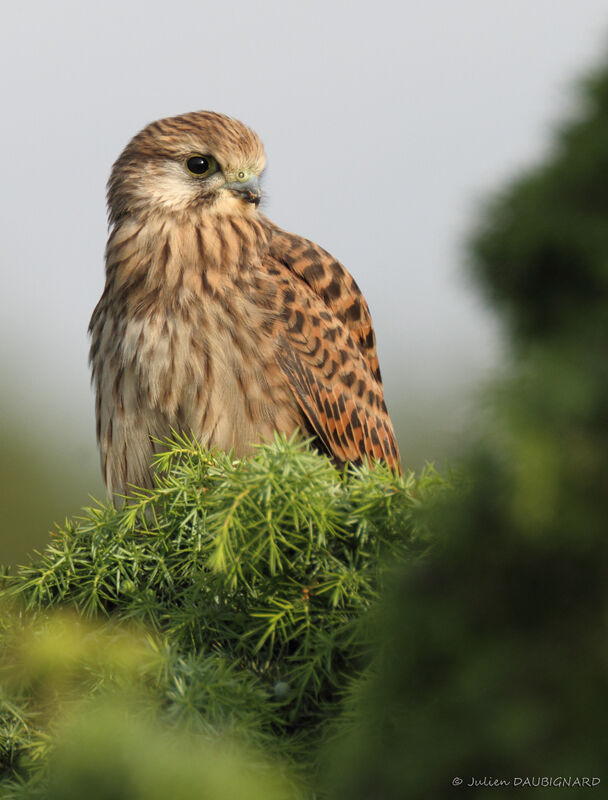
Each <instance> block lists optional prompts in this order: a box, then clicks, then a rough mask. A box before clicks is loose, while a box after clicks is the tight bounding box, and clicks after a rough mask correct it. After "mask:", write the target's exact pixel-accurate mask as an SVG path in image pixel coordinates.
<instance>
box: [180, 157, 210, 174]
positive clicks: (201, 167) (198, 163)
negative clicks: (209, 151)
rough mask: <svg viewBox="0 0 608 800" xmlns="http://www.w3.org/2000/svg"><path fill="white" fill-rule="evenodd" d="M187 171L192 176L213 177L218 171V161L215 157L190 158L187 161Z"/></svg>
mask: <svg viewBox="0 0 608 800" xmlns="http://www.w3.org/2000/svg"><path fill="white" fill-rule="evenodd" d="M186 169H187V170H188V172H189V173H190V174H191V175H197V176H198V177H200V176H202V175H211V174H212V173H213V172H215V171H216V170H217V161H216V160H215V158H213V156H199V155H193V156H188V158H187V159H186Z"/></svg>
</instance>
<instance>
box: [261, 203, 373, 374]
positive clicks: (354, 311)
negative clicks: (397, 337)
mask: <svg viewBox="0 0 608 800" xmlns="http://www.w3.org/2000/svg"><path fill="white" fill-rule="evenodd" d="M263 224H264V227H265V230H266V233H267V236H268V255H269V257H270V260H272V261H275V262H279V263H280V264H283V265H284V266H285V267H287V269H288V270H289V271H290V272H291V273H292V274H293V275H295V276H296V277H297V278H299V279H300V280H301V281H303V282H304V283H305V284H306V285H307V286H309V287H310V289H311V290H312V292H313V293H314V294H315V295H317V296H318V297H319V298H320V299H321V300H322V302H323V304H324V305H325V306H326V307H327V309H328V310H329V311H330V312H331V313H332V314H334V315H335V316H336V317H337V318H338V319H339V320H340V322H341V323H342V324H343V325H344V326H345V327H346V329H347V330H348V332H349V333H350V335H351V336H352V337H353V340H354V341H355V343H356V345H357V347H358V348H359V350H360V351H361V353H362V354H363V356H364V357H365V359H366V361H367V363H368V365H369V367H370V369H371V371H372V374H373V375H374V377H375V378H376V380H378V381H380V380H381V378H380V368H379V365H378V355H377V351H376V337H375V334H374V329H373V325H372V318H371V314H370V311H369V307H368V305H367V302H366V300H365V298H364V296H363V294H362V292H361V290H360V289H359V286H358V285H357V282H356V281H355V279H354V278H353V276H352V275H351V274H350V272H349V271H348V270H347V269H346V267H345V266H344V265H343V264H341V263H340V262H339V261H338V260H337V259H336V258H334V256H332V255H331V253H329V252H328V251H327V250H325V249H324V248H323V247H321V246H320V245H318V244H316V243H315V242H313V241H311V240H310V239H306V238H305V237H303V236H299V235H297V234H295V233H290V232H288V231H285V230H283V229H282V228H280V227H279V226H278V225H276V224H275V223H273V222H272V221H271V220H269V219H267V218H266V217H263Z"/></svg>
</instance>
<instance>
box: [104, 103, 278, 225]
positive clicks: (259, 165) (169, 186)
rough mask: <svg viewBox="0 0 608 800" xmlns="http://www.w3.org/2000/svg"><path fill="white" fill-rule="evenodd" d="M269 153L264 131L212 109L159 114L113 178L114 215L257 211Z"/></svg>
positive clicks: (125, 154) (127, 151) (110, 201)
mask: <svg viewBox="0 0 608 800" xmlns="http://www.w3.org/2000/svg"><path fill="white" fill-rule="evenodd" d="M265 163H266V158H265V155H264V148H263V146H262V142H261V141H260V139H259V138H258V136H257V135H256V134H255V133H254V132H253V131H252V130H251V129H250V128H247V127H246V126H245V125H243V124H242V123H241V122H238V120H234V119H231V118H230V117H226V116H224V115H223V114H216V113H213V112H209V111H197V112H194V113H191V114H184V115H182V116H180V117H172V118H170V119H164V120H159V121H158V122H154V123H152V124H151V125H148V127H147V128H144V129H143V131H141V132H140V133H138V134H137V136H135V137H134V138H133V139H132V140H131V141H130V142H129V144H128V145H127V147H126V148H125V149H124V151H123V152H122V154H121V155H120V157H119V158H118V160H117V161H116V163H115V164H114V167H113V169H112V174H111V176H110V180H109V182H108V207H109V214H110V221H111V222H115V221H117V220H119V219H121V218H124V217H125V216H130V215H150V214H155V213H156V214H167V213H168V214H183V213H188V212H192V211H194V212H197V211H202V210H205V211H207V212H210V213H215V214H231V213H239V214H247V215H249V214H254V213H255V211H256V209H257V206H258V204H259V202H260V198H261V191H260V186H259V178H260V175H261V173H262V171H263V169H264V166H265Z"/></svg>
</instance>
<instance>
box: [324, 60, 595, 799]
mask: <svg viewBox="0 0 608 800" xmlns="http://www.w3.org/2000/svg"><path fill="white" fill-rule="evenodd" d="M584 100H585V102H584V103H583V104H581V106H580V109H579V117H578V118H577V119H575V120H573V121H572V122H571V123H570V124H569V125H568V126H566V128H565V129H564V131H563V132H562V134H561V135H560V138H559V142H558V145H557V146H556V148H555V149H554V150H553V152H552V154H551V156H550V157H549V159H548V160H547V161H546V163H544V164H542V165H541V166H540V167H538V168H537V169H535V170H533V171H532V172H531V173H530V174H528V175H526V176H524V177H523V178H522V179H520V180H518V181H517V182H516V183H515V184H514V185H513V186H511V188H510V189H509V190H507V191H506V192H504V193H503V195H502V196H501V197H500V199H499V200H498V201H497V203H495V204H494V205H493V206H492V207H490V210H489V212H488V214H487V216H486V219H485V222H484V224H483V225H482V226H481V229H480V233H479V234H478V235H477V237H476V239H475V241H474V243H473V253H474V256H475V259H476V261H475V268H476V272H477V274H478V275H480V276H481V277H482V278H483V281H484V284H485V286H486V289H487V291H488V294H489V295H490V296H491V297H492V298H494V300H495V301H496V303H497V305H498V307H499V308H500V309H502V310H503V311H504V312H505V314H506V317H507V321H508V322H509V324H510V330H511V332H512V341H513V350H514V352H515V353H516V354H517V362H516V363H515V364H514V365H513V366H512V368H511V376H510V377H509V378H507V379H506V380H505V382H504V384H503V385H502V386H501V387H500V388H499V390H497V391H496V393H495V414H494V418H493V420H492V426H491V428H490V429H487V430H485V431H483V430H482V431H480V433H481V434H482V435H481V436H480V442H479V443H478V444H477V445H475V446H474V447H472V448H471V453H470V456H469V459H468V465H467V468H466V472H467V474H468V475H469V476H470V480H468V481H467V486H466V487H465V486H463V487H462V488H461V491H460V492H458V495H457V496H452V497H450V498H449V500H448V501H447V502H446V503H445V505H444V506H443V508H442V509H436V510H435V512H434V515H433V516H434V521H433V523H432V527H433V529H434V530H436V531H438V532H439V536H438V541H437V545H436V547H435V549H434V552H433V555H432V558H429V559H427V560H426V561H425V562H424V563H421V564H418V565H412V564H408V565H405V566H404V567H402V568H401V570H400V575H399V576H397V577H396V578H395V582H394V584H393V586H392V588H391V589H390V591H388V592H387V593H386V596H385V602H384V604H383V607H384V613H383V614H381V615H379V618H380V619H382V625H383V634H382V635H381V639H382V640H383V642H384V651H383V652H382V653H381V654H380V655H379V656H378V658H377V661H376V663H375V667H374V670H373V674H372V676H371V677H370V679H369V680H368V681H367V682H364V683H362V684H361V685H360V686H359V687H358V690H357V691H356V692H354V693H353V695H352V697H351V698H350V701H349V708H348V711H347V713H345V716H344V720H343V724H342V725H341V726H339V727H338V732H340V733H341V734H342V742H341V744H340V747H339V748H338V749H337V750H336V751H335V752H334V753H333V754H332V757H331V758H330V767H328V772H329V773H330V780H331V783H332V786H333V792H334V796H335V797H336V798H343V797H348V798H350V799H351V800H359V798H365V799H366V800H367V799H368V798H369V799H370V800H371V798H375V797H382V798H383V800H402V798H405V797H407V798H420V799H421V800H426V798H442V797H453V796H454V795H455V794H457V792H458V791H466V792H467V793H472V795H473V796H475V797H476V798H494V797H495V796H496V793H497V792H500V791H501V790H502V791H504V792H505V793H507V794H508V796H511V795H510V792H513V793H514V794H515V795H516V794H518V791H519V793H522V794H523V796H528V794H529V795H530V796H532V794H533V796H534V797H537V798H539V799H540V798H545V797H546V798H549V797H554V796H555V792H556V791H558V788H559V787H560V783H559V782H558V783H557V784H556V785H550V784H549V783H548V780H549V778H553V779H556V780H557V781H560V780H561V781H562V783H561V786H565V785H569V786H570V787H572V786H574V787H577V786H578V787H580V789H579V792H576V790H574V793H573V796H580V795H581V793H582V792H581V790H584V788H585V784H582V783H581V781H582V779H583V778H586V779H587V780H589V781H591V780H592V779H595V780H596V781H597V780H599V781H600V782H601V783H600V784H599V788H597V787H598V785H597V784H596V791H597V792H599V793H600V794H601V793H605V792H606V788H605V786H606V784H607V783H608V772H607V771H606V765H607V764H608V761H607V758H606V755H607V753H608V740H607V736H606V719H607V718H608V670H607V668H606V643H607V641H608V624H607V619H606V613H605V609H606V605H607V602H608V596H607V587H608V536H607V533H608V522H607V521H608V491H607V489H608V483H607V478H606V476H607V475H608V416H607V413H606V411H607V409H608V357H607V356H608V325H607V322H608V191H607V187H608V184H607V183H606V177H605V176H606V167H607V166H608V70H607V71H605V72H603V73H601V74H598V75H597V76H596V77H595V78H594V80H593V81H591V82H590V84H589V88H588V90H587V93H586V95H585V98H584ZM353 719H357V720H358V721H357V722H355V723H354V724H353ZM454 779H455V780H456V783H455V784H453V781H454ZM484 779H485V781H486V783H485V785H484V783H483V781H484ZM459 780H460V781H461V782H462V783H461V784H458V781H459ZM474 780H477V781H478V782H479V783H478V784H477V785H476V786H475V784H474V783H472V781H474ZM493 780H496V781H506V782H507V783H503V784H500V783H497V784H494V785H492V784H491V781H493ZM526 780H527V781H528V783H525V782H524V781H526ZM543 780H544V781H545V783H543ZM577 780H578V781H579V783H576V781H577ZM516 781H520V783H519V784H518V783H517V782H516ZM565 781H569V783H568V784H567V783H565ZM573 781H574V782H573ZM458 786H460V789H458V788H455V787H458ZM602 786H603V787H604V788H603V789H602ZM497 787H498V788H497ZM507 787H510V788H507ZM532 787H534V788H532ZM556 787H557V788H556ZM527 790H528V791H527ZM571 790H572V789H571Z"/></svg>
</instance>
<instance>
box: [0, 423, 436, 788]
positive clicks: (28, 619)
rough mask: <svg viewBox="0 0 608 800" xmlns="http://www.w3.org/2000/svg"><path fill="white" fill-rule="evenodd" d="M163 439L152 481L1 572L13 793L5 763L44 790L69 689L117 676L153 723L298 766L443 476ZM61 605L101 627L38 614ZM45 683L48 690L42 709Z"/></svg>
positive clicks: (411, 555)
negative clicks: (229, 451)
mask: <svg viewBox="0 0 608 800" xmlns="http://www.w3.org/2000/svg"><path fill="white" fill-rule="evenodd" d="M165 444H166V450H165V452H163V453H162V454H161V455H160V456H159V457H158V459H157V465H156V466H157V470H158V472H157V482H156V486H155V488H154V489H153V490H150V491H140V490H137V491H136V492H135V493H134V496H133V497H131V498H129V499H128V500H127V502H126V503H125V504H124V505H123V506H122V508H120V509H119V510H116V509H114V508H113V507H112V506H111V505H109V504H100V505H97V506H94V507H92V508H89V509H86V510H85V512H84V514H83V516H82V517H80V518H79V519H76V520H73V521H67V522H66V524H65V525H64V526H63V527H62V528H61V529H60V530H58V531H57V532H56V533H55V534H54V536H53V540H52V542H51V543H50V544H49V545H48V547H47V548H46V550H45V551H44V552H43V553H42V554H41V555H39V556H38V557H37V558H36V559H35V560H34V561H33V563H31V564H30V565H28V566H24V567H21V568H19V569H18V571H17V572H16V574H15V575H14V576H12V577H10V578H7V579H6V581H5V586H4V591H3V596H4V597H5V598H10V599H11V600H12V603H13V611H12V612H11V613H9V612H7V613H6V614H5V617H4V626H5V629H4V633H3V634H2V639H3V642H2V643H0V644H4V647H3V653H4V657H0V663H1V664H2V667H3V671H4V673H5V674H6V675H7V676H8V681H9V683H8V685H9V686H14V678H15V668H14V665H15V663H16V664H18V665H19V666H18V668H17V675H18V676H19V677H20V680H19V681H18V684H19V692H18V695H17V697H15V694H14V690H13V691H11V692H9V693H8V694H7V695H6V699H5V701H4V706H3V709H4V710H3V712H2V722H3V728H2V729H1V730H0V747H1V748H2V749H0V753H1V754H2V758H3V762H4V763H3V768H4V772H5V776H6V778H7V779H8V780H9V785H10V786H13V788H11V790H10V791H15V792H17V789H15V788H14V784H11V783H10V779H11V776H14V775H15V774H22V775H24V776H25V777H26V784H27V783H28V781H29V787H30V788H29V789H28V791H29V790H30V789H31V786H32V785H33V784H32V783H31V782H32V781H39V786H40V787H41V788H40V791H42V792H44V791H47V790H48V784H47V782H46V780H45V779H44V773H45V769H46V765H47V761H48V757H49V756H50V755H51V754H52V753H53V752H54V746H53V744H52V743H53V741H56V737H54V736H53V734H52V731H53V730H54V729H55V726H56V725H57V724H60V720H61V717H62V707H64V706H69V705H70V703H69V700H70V697H71V695H72V694H73V695H74V700H76V699H77V698H78V697H79V696H82V697H88V696H91V697H92V698H95V697H97V698H98V697H99V696H100V695H104V696H105V694H107V693H108V692H110V693H112V692H117V691H119V690H122V691H127V690H129V691H130V692H131V693H136V692H137V693H139V694H141V693H142V692H143V693H144V695H145V697H146V700H145V702H143V701H141V699H140V705H141V704H142V702H143V707H147V708H149V709H153V708H156V709H157V716H158V718H159V720H161V721H162V722H164V724H165V725H169V726H173V727H176V728H177V729H181V730H185V731H190V732H191V733H192V732H193V733H195V734H198V735H203V736H206V737H207V739H209V737H211V738H213V736H212V735H215V736H216V737H217V736H219V735H222V736H226V735H229V736H230V738H231V740H232V741H233V742H234V741H238V742H240V744H241V746H244V747H249V748H251V747H257V748H258V751H260V750H261V749H262V748H263V749H264V750H265V752H266V753H267V754H270V755H274V756H276V757H277V759H281V760H282V761H283V762H284V763H291V764H292V765H293V770H292V774H295V773H299V774H301V775H304V776H305V777H306V778H307V779H308V781H309V782H310V776H311V774H312V771H313V765H314V761H315V752H316V746H317V744H318V742H319V741H320V740H321V737H322V735H323V731H324V726H325V724H326V722H327V720H328V719H330V718H331V717H332V716H335V713H336V708H337V707H338V706H339V704H340V702H341V699H342V694H343V692H344V690H345V687H346V686H347V685H348V684H349V682H350V681H351V680H353V679H354V678H356V677H357V676H358V675H359V674H360V673H361V671H362V670H363V669H364V668H365V666H366V664H367V663H368V661H369V651H370V648H371V644H370V642H371V635H370V626H369V625H368V624H366V620H367V617H368V615H369V614H370V612H371V610H373V608H374V606H375V604H376V603H377V600H378V597H379V595H380V593H381V591H382V586H383V582H384V579H385V578H384V575H385V571H386V568H387V565H388V564H390V563H392V562H394V561H403V560H411V559H417V558H419V557H420V556H421V555H422V554H424V552H425V551H426V550H427V549H428V546H429V536H428V532H427V529H426V527H425V525H424V524H418V523H417V516H416V512H417V509H418V507H419V506H420V505H421V504H423V503H424V502H425V498H427V497H428V496H430V495H432V494H433V493H434V490H436V489H437V488H438V487H439V486H441V485H443V483H444V481H443V480H442V479H441V478H440V477H439V476H438V475H437V474H436V473H435V472H434V471H433V470H432V469H429V470H427V471H426V472H425V474H424V475H422V476H421V477H420V478H418V479H417V478H416V477H415V476H414V475H413V474H410V475H408V476H406V477H400V476H396V475H394V474H393V473H392V472H391V471H390V470H389V469H388V468H387V467H384V466H381V465H377V466H375V467H373V468H371V467H361V468H349V469H346V470H343V471H338V470H337V469H336V468H335V467H334V466H333V465H332V464H331V462H330V461H329V460H328V459H327V458H326V457H324V456H321V455H319V454H318V453H316V452H314V451H311V450H309V449H308V447H307V446H306V444H305V443H302V442H301V441H297V440H296V439H292V440H289V441H288V440H286V439H285V438H282V437H277V439H276V441H275V442H274V443H272V444H269V445H264V446H261V447H260V448H259V450H258V453H257V455H256V456H255V457H254V458H250V459H248V460H244V461H233V460H231V458H230V457H229V456H228V455H226V454H224V453H220V452H215V453H208V452H205V451H204V450H203V449H201V447H200V446H199V445H198V444H197V443H196V442H193V441H190V440H188V439H187V438H185V437H176V438H175V439H173V440H170V441H167V442H166V443H165ZM66 609H71V610H72V612H73V613H75V614H76V619H80V620H86V619H89V620H94V621H96V622H97V624H98V625H99V623H100V622H103V626H102V627H101V628H92V629H88V628H87V627H85V628H84V629H83V628H82V627H74V626H75V624H76V623H75V622H74V620H73V619H72V620H70V619H69V618H68V619H66V618H65V617H64V616H61V617H59V618H56V617H55V616H53V614H52V613H51V612H52V611H53V610H64V611H65V610H66ZM23 611H24V612H25V617H24V616H23V613H22V612H23ZM79 625H80V626H81V625H82V623H79ZM117 626H118V627H117ZM125 631H126V633H125ZM125 636H126V641H127V642H129V641H131V645H130V646H129V647H127V649H126V650H124V645H125ZM32 642H34V643H35V647H32ZM123 650H124V651H123ZM62 654H63V655H62ZM47 660H48V664H47ZM125 664H126V666H125ZM53 665H55V666H53ZM55 667H56V669H55ZM48 669H50V670H51V673H50V675H49V674H47V670H48ZM41 671H42V672H41ZM11 676H12V677H11ZM23 676H25V677H23ZM41 683H42V685H44V686H46V687H47V688H46V689H45V694H46V692H47V691H49V687H51V689H52V693H53V694H54V695H56V697H57V698H60V700H61V701H60V702H59V700H56V701H54V702H53V704H52V706H53V711H52V713H50V714H49V713H48V709H47V710H42V709H41V698H40V697H39V694H38V693H39V689H40V684H41ZM46 702H47V701H46V697H45V699H44V703H42V705H44V704H45V703H46ZM125 702H134V701H132V700H131V701H126V700H125ZM135 705H137V703H135ZM81 724H82V723H80V722H78V720H76V722H75V723H74V725H75V726H76V728H78V726H79V725H81ZM129 724H130V723H129ZM84 727H85V728H86V724H85V725H84ZM127 727H128V726H127ZM83 735H84V734H83ZM125 735H126V737H127V739H129V734H128V733H127V734H125ZM150 735H151V737H152V745H151V746H152V747H154V746H155V745H154V741H155V737H157V735H160V734H157V732H156V729H153V730H152V732H151V734H150ZM68 738H69V737H68ZM85 738H86V735H85ZM205 741H207V740H205ZM112 752H113V751H112ZM57 757H59V756H57ZM66 758H68V759H72V758H73V756H71V755H69V753H68V754H67V755H66ZM134 759H135V760H137V755H136V754H135V755H134ZM254 761H255V759H254ZM62 763H63V762H62ZM134 763H135V762H134ZM104 785H105V784H103V783H102V784H100V786H101V787H102V788H101V789H100V792H101V793H100V794H99V797H106V794H103V791H105V789H103V786H104ZM112 786H114V784H112ZM292 790H293V791H294V792H295V791H296V789H295V784H292ZM6 791H8V789H6ZM112 791H113V792H115V791H116V789H115V787H114V788H113V789H112ZM7 796H11V795H10V794H8V795H7ZM16 796H19V795H18V793H17V794H16ZM41 796H46V795H44V794H43V795H41ZM67 796H68V797H69V796H70V795H67ZM107 796H108V797H110V796H112V797H117V796H118V795H116V794H111V795H110V794H107ZM142 796H143V795H142ZM222 796H230V794H229V793H228V795H226V794H224V795H222ZM235 796H236V795H235ZM239 796H240V795H239Z"/></svg>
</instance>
